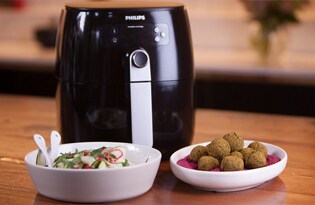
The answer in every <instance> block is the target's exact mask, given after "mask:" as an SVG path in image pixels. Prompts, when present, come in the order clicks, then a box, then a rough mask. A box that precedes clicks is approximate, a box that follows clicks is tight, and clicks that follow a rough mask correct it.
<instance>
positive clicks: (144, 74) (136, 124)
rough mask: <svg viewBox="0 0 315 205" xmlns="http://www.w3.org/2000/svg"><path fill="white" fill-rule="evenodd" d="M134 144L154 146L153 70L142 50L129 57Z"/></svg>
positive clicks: (147, 56)
mask: <svg viewBox="0 0 315 205" xmlns="http://www.w3.org/2000/svg"><path fill="white" fill-rule="evenodd" d="M128 57H129V69H130V103H131V129H132V143H134V144H142V145H146V146H150V147H152V146H153V120H152V94H151V68H150V57H149V54H148V53H147V52H146V51H145V50H144V49H142V48H140V49H137V50H134V51H133V52H132V53H131V54H130V55H129V56H128Z"/></svg>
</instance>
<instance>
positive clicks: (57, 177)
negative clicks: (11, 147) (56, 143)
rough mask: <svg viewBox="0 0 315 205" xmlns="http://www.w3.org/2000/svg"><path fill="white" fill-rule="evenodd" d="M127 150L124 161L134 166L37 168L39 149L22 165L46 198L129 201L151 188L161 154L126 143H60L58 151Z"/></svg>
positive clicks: (83, 200)
mask: <svg viewBox="0 0 315 205" xmlns="http://www.w3.org/2000/svg"><path fill="white" fill-rule="evenodd" d="M118 145H122V146H124V147H125V148H126V150H127V151H126V159H128V160H129V161H131V162H133V163H135V165H133V166H129V167H121V168H110V169H94V170H93V169H80V170H74V169H60V168H48V167H44V166H39V165H36V156H37V153H38V150H34V151H32V152H30V153H28V154H27V155H26V156H25V159H24V160H25V163H26V166H27V168H28V171H29V174H30V176H31V179H32V182H33V184H34V186H35V188H36V191H37V192H38V193H40V194H42V195H44V196H46V197H49V198H52V199H56V200H61V201H68V202H79V203H98V202H110V201H117V200H123V199H128V198H132V197H136V196H139V195H141V194H143V193H145V192H147V191H148V190H149V189H150V188H151V187H152V185H153V182H154V180H155V177H156V174H157V171H158V168H159V165H160V162H161V156H162V155H161V152H160V151H158V150H156V149H153V148H151V147H146V146H142V145H135V144H129V143H118V142H117V143H113V142H86V143H72V144H63V145H61V146H60V152H61V153H66V152H74V151H75V149H78V150H79V151H80V150H86V149H97V148H100V147H102V146H107V147H115V146H118Z"/></svg>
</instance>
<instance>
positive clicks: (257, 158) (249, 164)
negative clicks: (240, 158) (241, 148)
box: [245, 151, 267, 169]
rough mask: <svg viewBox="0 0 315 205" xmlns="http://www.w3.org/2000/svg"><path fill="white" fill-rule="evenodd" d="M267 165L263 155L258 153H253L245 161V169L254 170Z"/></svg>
mask: <svg viewBox="0 0 315 205" xmlns="http://www.w3.org/2000/svg"><path fill="white" fill-rule="evenodd" d="M266 165H267V160H266V157H265V155H264V154H263V153H262V152H260V151H253V152H252V153H251V154H250V155H249V156H248V159H247V161H245V166H246V168H249V169H255V168H260V167H264V166H266Z"/></svg>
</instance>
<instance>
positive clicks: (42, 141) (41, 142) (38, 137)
mask: <svg viewBox="0 0 315 205" xmlns="http://www.w3.org/2000/svg"><path fill="white" fill-rule="evenodd" d="M34 140H35V142H36V144H37V146H38V148H39V149H40V150H41V151H42V153H43V154H44V156H45V158H46V162H47V163H48V167H52V163H51V160H50V157H49V155H48V153H47V147H46V142H45V139H44V137H43V136H41V135H39V134H35V135H34Z"/></svg>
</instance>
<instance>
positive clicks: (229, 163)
mask: <svg viewBox="0 0 315 205" xmlns="http://www.w3.org/2000/svg"><path fill="white" fill-rule="evenodd" d="M243 169H244V161H243V160H242V159H241V158H239V157H236V156H226V157H224V159H223V160H222V162H221V170H223V171H240V170H243Z"/></svg>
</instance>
